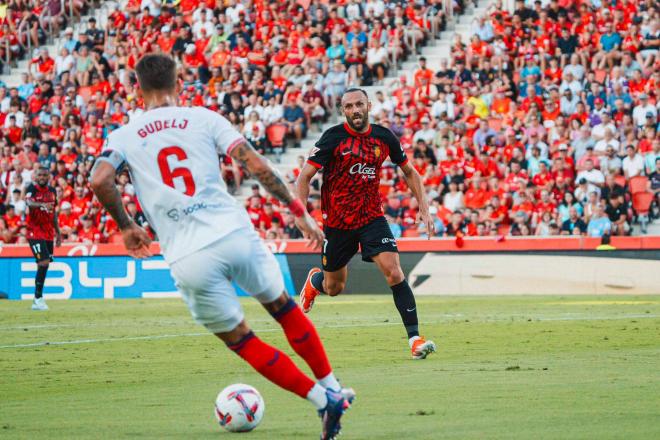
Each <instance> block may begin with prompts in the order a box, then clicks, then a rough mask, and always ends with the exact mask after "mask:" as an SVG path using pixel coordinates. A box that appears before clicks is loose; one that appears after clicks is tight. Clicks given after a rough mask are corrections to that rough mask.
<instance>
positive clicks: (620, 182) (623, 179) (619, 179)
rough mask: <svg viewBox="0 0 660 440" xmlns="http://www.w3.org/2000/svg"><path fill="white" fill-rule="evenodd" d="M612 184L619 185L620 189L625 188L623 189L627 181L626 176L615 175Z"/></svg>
mask: <svg viewBox="0 0 660 440" xmlns="http://www.w3.org/2000/svg"><path fill="white" fill-rule="evenodd" d="M614 182H615V183H616V184H617V185H619V186H620V187H621V188H625V187H626V183H627V181H626V176H623V175H621V174H617V175H616V176H615V177H614Z"/></svg>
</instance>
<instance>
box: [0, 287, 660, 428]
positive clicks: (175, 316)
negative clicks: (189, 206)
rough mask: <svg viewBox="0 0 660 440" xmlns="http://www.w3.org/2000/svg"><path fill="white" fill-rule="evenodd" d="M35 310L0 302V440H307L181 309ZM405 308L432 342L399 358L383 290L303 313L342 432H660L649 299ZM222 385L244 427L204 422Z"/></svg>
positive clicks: (251, 307) (102, 306) (400, 348)
mask: <svg viewBox="0 0 660 440" xmlns="http://www.w3.org/2000/svg"><path fill="white" fill-rule="evenodd" d="M244 304H245V310H246V316H247V318H248V321H249V322H250V323H251V324H252V326H253V328H254V329H255V330H257V333H258V334H259V335H261V337H262V338H264V339H265V340H266V341H268V342H270V343H274V344H276V345H277V346H279V347H280V348H283V349H284V350H285V351H286V352H287V353H289V354H292V350H291V349H290V348H289V347H288V345H287V344H286V341H285V339H284V337H283V335H282V333H281V332H280V331H279V327H278V326H276V325H275V324H274V323H273V322H272V320H271V319H270V317H269V316H268V315H267V314H266V312H265V311H264V310H263V309H261V307H260V306H259V305H258V304H256V303H255V302H254V301H252V300H249V299H246V300H245V301H244ZM50 306H51V310H50V311H49V312H46V313H36V312H32V311H30V310H29V303H28V302H25V301H24V302H7V301H4V302H1V303H0V346H1V347H0V438H2V439H92V438H93V439H101V438H107V439H123V438H129V439H130V438H153V439H235V438H237V439H250V440H257V439H269V440H270V439H315V438H318V434H319V431H320V422H319V420H318V418H317V417H316V415H315V412H314V411H313V409H312V408H311V406H310V405H309V404H308V403H307V402H305V401H304V400H302V399H299V398H297V397H295V396H293V395H290V394H288V393H286V392H284V391H282V390H280V389H278V388H276V387H275V386H273V385H271V384H270V383H268V382H267V381H265V380H264V379H262V378H261V377H260V376H259V375H257V374H256V373H255V372H254V371H252V370H251V369H250V368H249V367H248V366H247V365H245V364H244V363H243V362H242V361H241V360H240V359H239V358H238V357H237V356H236V355H234V354H233V353H231V352H229V351H228V350H227V349H226V348H225V347H224V346H223V345H222V344H221V343H220V342H219V341H218V340H216V338H214V337H213V336H210V335H207V334H206V333H205V331H204V329H203V328H201V327H199V326H197V325H195V324H194V323H193V322H192V320H191V318H190V317H189V315H188V311H187V309H186V308H185V306H184V304H183V303H182V302H181V301H180V300H176V299H171V300H140V301H138V300H117V301H51V302H50ZM418 308H419V311H420V320H421V323H422V325H421V329H422V333H423V334H424V335H426V336H427V337H429V338H432V339H434V340H435V341H436V343H438V348H439V352H438V353H436V354H435V355H433V356H432V357H430V358H429V359H427V360H425V361H412V360H411V359H410V358H409V356H410V355H409V350H408V347H407V341H406V338H405V335H404V331H403V328H402V326H401V324H400V322H399V317H398V314H397V312H396V309H395V308H394V305H393V303H392V301H391V297H390V296H385V295H383V296H363V295H351V296H348V295H347V296H343V297H337V298H320V299H319V300H318V301H317V304H316V306H315V308H314V310H313V311H312V313H311V315H310V316H311V318H312V319H313V320H314V322H315V323H316V324H317V326H318V328H319V332H320V334H321V336H322V338H323V340H324V342H325V344H326V348H327V350H328V352H329V355H330V358H331V361H332V362H333V365H334V368H335V372H336V374H337V376H338V377H339V378H340V380H342V381H343V383H344V384H346V385H348V386H352V387H354V388H355V390H356V391H357V393H358V398H357V401H356V402H355V405H354V407H353V408H352V409H351V410H350V411H349V412H348V413H347V415H346V416H345V420H344V422H343V426H344V431H343V433H344V435H343V436H342V438H344V439H346V440H350V439H397V440H403V439H492V438H502V439H511V438H519V439H569V438H570V439H609V438H612V439H614V438H617V439H623V438H625V439H651V438H660V296H653V297H633V296H627V297H622V296H616V297H615V296H608V297H469V298H466V297H462V298H440V297H423V298H418ZM45 341H49V342H51V344H50V345H36V344H40V343H42V342H45ZM61 342H71V343H66V344H60V343H61ZM30 344H34V345H30ZM292 356H293V358H294V360H295V361H296V362H297V363H298V364H299V365H302V363H301V359H299V358H298V357H297V356H295V355H292ZM304 369H305V371H308V369H307V367H306V366H304ZM235 382H245V383H248V384H251V385H254V386H255V387H257V389H259V390H260V391H261V393H262V395H263V396H264V399H265V401H266V414H265V417H264V420H263V422H262V424H261V425H260V426H259V427H258V428H257V429H256V430H255V431H254V432H252V433H248V434H230V433H226V432H224V431H222V430H221V428H220V427H219V426H218V425H217V423H216V422H215V418H214V415H213V400H214V399H215V396H216V394H217V393H218V392H219V391H220V389H221V388H223V387H224V386H226V385H228V384H231V383H235Z"/></svg>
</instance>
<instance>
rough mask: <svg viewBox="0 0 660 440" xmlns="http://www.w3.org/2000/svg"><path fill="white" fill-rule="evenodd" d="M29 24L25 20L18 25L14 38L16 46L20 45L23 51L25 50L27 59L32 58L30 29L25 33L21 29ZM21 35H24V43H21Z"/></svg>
mask: <svg viewBox="0 0 660 440" xmlns="http://www.w3.org/2000/svg"><path fill="white" fill-rule="evenodd" d="M29 24H30V22H29V21H27V20H23V21H21V22H20V23H19V24H18V27H17V28H16V36H17V37H18V44H20V45H21V46H22V47H23V49H25V50H26V53H25V55H26V56H27V57H28V58H29V57H31V56H32V34H31V33H30V28H29V27H28V28H27V31H24V30H23V28H25V27H26V25H29ZM23 34H25V36H26V37H27V38H26V42H25V43H24V42H23Z"/></svg>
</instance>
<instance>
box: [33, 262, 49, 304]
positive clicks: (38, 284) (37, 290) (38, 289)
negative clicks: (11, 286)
mask: <svg viewBox="0 0 660 440" xmlns="http://www.w3.org/2000/svg"><path fill="white" fill-rule="evenodd" d="M47 272H48V266H37V275H36V276H35V277H34V297H35V298H41V297H42V296H43V291H44V283H45V282H46V273H47Z"/></svg>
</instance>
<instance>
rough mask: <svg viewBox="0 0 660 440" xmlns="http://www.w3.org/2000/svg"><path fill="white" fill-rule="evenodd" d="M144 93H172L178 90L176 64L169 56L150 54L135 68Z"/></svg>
mask: <svg viewBox="0 0 660 440" xmlns="http://www.w3.org/2000/svg"><path fill="white" fill-rule="evenodd" d="M135 72H136V73H137V77H138V82H139V83H140V88H141V89H142V91H143V92H147V93H149V92H171V91H173V90H176V63H175V62H174V60H173V59H172V57H170V56H169V55H164V54H159V53H150V54H147V55H145V56H143V57H142V58H141V59H140V61H138V63H137V65H136V66H135Z"/></svg>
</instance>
